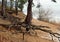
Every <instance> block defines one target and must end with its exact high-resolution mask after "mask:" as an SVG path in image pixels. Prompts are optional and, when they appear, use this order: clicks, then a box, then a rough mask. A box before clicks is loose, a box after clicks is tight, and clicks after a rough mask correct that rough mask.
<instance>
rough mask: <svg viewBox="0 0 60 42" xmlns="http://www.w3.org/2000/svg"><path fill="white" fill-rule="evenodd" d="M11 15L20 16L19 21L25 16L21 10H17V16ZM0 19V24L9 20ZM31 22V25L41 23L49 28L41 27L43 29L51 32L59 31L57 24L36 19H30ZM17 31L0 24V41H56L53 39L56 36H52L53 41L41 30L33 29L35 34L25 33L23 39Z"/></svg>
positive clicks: (7, 22)
mask: <svg viewBox="0 0 60 42" xmlns="http://www.w3.org/2000/svg"><path fill="white" fill-rule="evenodd" d="M12 15H13V16H14V17H18V18H20V19H21V22H23V21H24V19H25V17H26V16H25V15H24V14H23V13H22V12H19V13H18V15H17V16H16V15H15V14H12ZM0 20H1V21H0V23H1V24H10V22H9V21H7V20H2V19H0ZM31 22H32V24H33V25H37V26H40V25H42V26H48V27H50V28H43V29H47V30H52V31H53V32H59V30H58V29H57V28H59V26H57V25H53V24H50V23H48V22H43V21H39V20H36V19H32V21H31ZM17 32H18V31H16V30H14V29H12V30H11V31H9V30H7V29H6V28H4V27H3V26H0V42H54V41H55V42H56V41H57V40H55V39H56V38H54V41H53V40H52V38H51V36H50V35H49V34H48V33H46V32H43V31H41V30H36V31H35V32H37V35H30V34H28V33H26V34H25V38H24V40H23V34H22V33H17ZM33 32H34V31H33Z"/></svg>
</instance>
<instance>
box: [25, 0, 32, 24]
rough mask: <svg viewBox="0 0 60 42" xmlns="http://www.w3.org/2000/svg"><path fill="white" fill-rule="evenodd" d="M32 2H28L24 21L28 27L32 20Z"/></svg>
mask: <svg viewBox="0 0 60 42" xmlns="http://www.w3.org/2000/svg"><path fill="white" fill-rule="evenodd" d="M32 2H33V0H28V7H27V16H26V19H25V23H26V24H28V25H30V24H31V20H32Z"/></svg>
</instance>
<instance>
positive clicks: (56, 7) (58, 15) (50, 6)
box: [0, 0, 60, 22]
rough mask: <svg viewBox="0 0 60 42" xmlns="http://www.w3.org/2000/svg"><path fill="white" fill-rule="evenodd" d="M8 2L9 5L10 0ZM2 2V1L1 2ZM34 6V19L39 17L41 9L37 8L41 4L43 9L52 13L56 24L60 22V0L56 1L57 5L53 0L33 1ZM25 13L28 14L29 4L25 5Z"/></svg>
mask: <svg viewBox="0 0 60 42" xmlns="http://www.w3.org/2000/svg"><path fill="white" fill-rule="evenodd" d="M7 1H8V5H9V4H10V3H9V0H7ZM0 2H1V0H0ZM33 3H34V6H33V8H32V13H33V18H35V19H37V18H38V17H39V13H38V12H39V9H38V8H36V6H37V4H39V3H40V5H41V7H40V8H41V9H44V10H45V11H47V10H50V11H51V12H52V14H51V17H52V18H51V20H55V21H56V22H59V21H60V0H56V3H54V2H52V1H51V0H33ZM23 12H24V13H25V14H27V3H26V4H24V9H23Z"/></svg>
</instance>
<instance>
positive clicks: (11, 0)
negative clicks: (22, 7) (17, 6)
mask: <svg viewBox="0 0 60 42" xmlns="http://www.w3.org/2000/svg"><path fill="white" fill-rule="evenodd" d="M12 8H13V0H10V10H11V11H12Z"/></svg>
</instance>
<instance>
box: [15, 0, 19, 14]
mask: <svg viewBox="0 0 60 42" xmlns="http://www.w3.org/2000/svg"><path fill="white" fill-rule="evenodd" d="M15 9H16V15H18V0H16V1H15Z"/></svg>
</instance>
